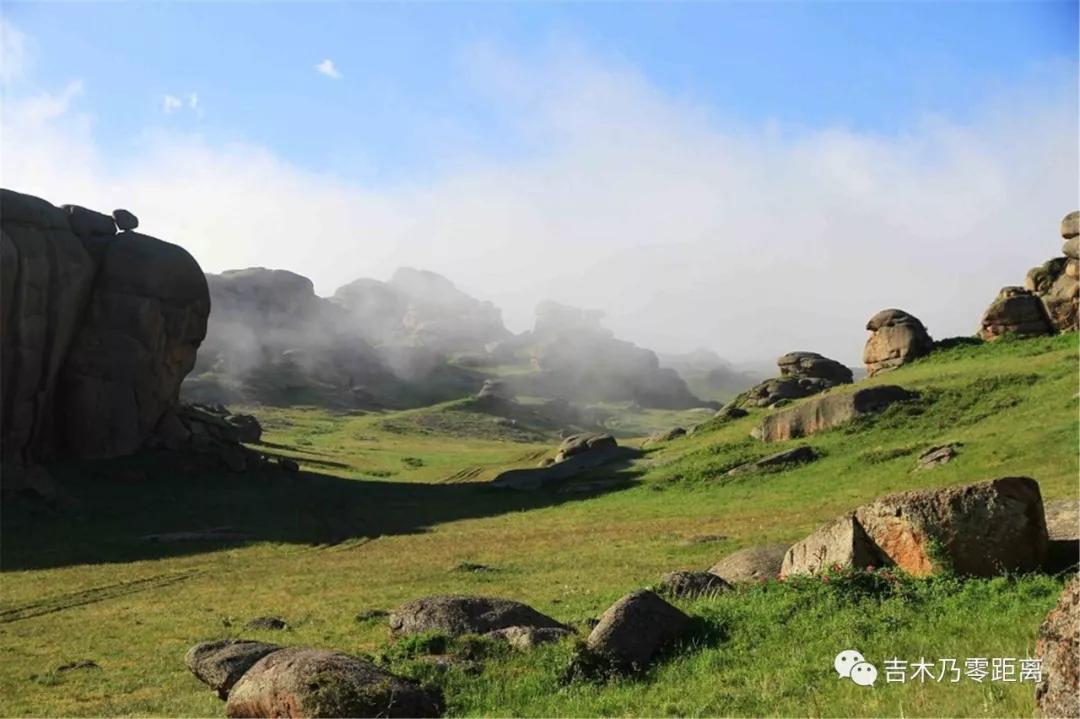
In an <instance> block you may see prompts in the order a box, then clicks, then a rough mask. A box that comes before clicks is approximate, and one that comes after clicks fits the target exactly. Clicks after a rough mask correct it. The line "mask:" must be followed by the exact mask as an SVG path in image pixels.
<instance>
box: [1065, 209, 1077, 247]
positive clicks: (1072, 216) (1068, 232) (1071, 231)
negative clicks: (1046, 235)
mask: <svg viewBox="0 0 1080 719" xmlns="http://www.w3.org/2000/svg"><path fill="white" fill-rule="evenodd" d="M1077 235H1080V210H1073V211H1072V212H1070V213H1069V214H1067V215H1065V217H1063V218H1062V220H1061V236H1062V237H1064V238H1065V239H1066V240H1070V239H1072V238H1073V237H1076V236H1077Z"/></svg>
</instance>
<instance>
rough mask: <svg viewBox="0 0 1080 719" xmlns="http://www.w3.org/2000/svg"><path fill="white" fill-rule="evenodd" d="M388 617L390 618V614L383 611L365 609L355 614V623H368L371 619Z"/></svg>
mask: <svg viewBox="0 0 1080 719" xmlns="http://www.w3.org/2000/svg"><path fill="white" fill-rule="evenodd" d="M388 616H390V612H388V611H386V610H385V609H365V610H364V611H362V612H358V613H357V615H356V621H358V622H370V621H371V620H373V619H382V618H383V617H388Z"/></svg>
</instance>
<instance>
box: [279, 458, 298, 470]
mask: <svg viewBox="0 0 1080 719" xmlns="http://www.w3.org/2000/svg"><path fill="white" fill-rule="evenodd" d="M278 466H279V467H281V468H282V469H284V470H285V471H286V472H291V473H296V472H299V471H300V465H299V463H297V461H296V460H295V459H289V458H288V457H281V458H279V459H278Z"/></svg>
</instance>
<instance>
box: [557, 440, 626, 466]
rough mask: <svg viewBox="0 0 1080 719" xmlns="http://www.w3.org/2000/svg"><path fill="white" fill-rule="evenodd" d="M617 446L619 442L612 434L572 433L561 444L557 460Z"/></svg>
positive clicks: (560, 460)
mask: <svg viewBox="0 0 1080 719" xmlns="http://www.w3.org/2000/svg"><path fill="white" fill-rule="evenodd" d="M617 446H618V443H617V442H616V441H615V438H614V437H612V436H611V435H610V434H595V433H585V434H572V435H570V436H569V437H567V438H566V439H564V440H563V441H562V444H560V445H559V450H558V452H556V454H555V461H556V462H562V461H564V460H567V459H570V458H571V457H573V456H575V455H579V454H584V453H586V452H594V451H601V450H607V449H613V448H614V447H617Z"/></svg>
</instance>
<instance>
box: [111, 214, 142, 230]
mask: <svg viewBox="0 0 1080 719" xmlns="http://www.w3.org/2000/svg"><path fill="white" fill-rule="evenodd" d="M112 216H113V219H114V220H115V221H116V226H117V227H118V228H119V229H121V230H134V229H135V228H136V227H138V226H139V218H138V217H136V216H135V215H134V213H132V212H128V211H127V210H113V212H112Z"/></svg>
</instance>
